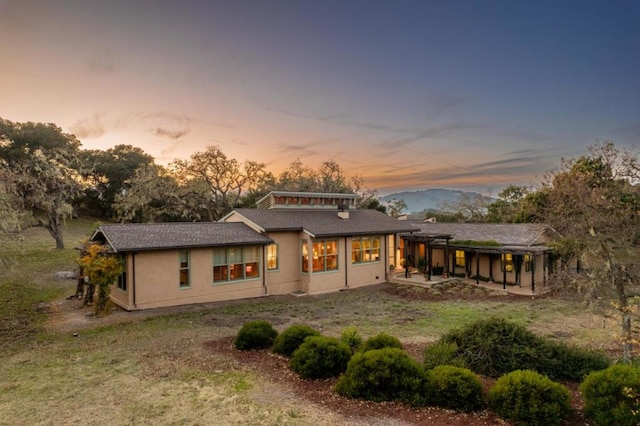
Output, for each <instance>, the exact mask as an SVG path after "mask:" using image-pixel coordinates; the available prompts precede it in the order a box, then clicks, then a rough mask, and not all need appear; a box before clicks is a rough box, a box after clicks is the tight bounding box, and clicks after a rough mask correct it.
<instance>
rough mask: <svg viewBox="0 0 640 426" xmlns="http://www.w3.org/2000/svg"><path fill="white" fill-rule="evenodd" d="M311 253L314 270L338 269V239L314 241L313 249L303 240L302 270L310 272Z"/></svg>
mask: <svg viewBox="0 0 640 426" xmlns="http://www.w3.org/2000/svg"><path fill="white" fill-rule="evenodd" d="M309 255H311V256H312V259H311V260H312V265H313V272H322V271H335V270H337V269H338V240H323V241H314V243H313V251H312V253H309V249H308V245H307V242H306V241H305V240H303V241H302V272H309Z"/></svg>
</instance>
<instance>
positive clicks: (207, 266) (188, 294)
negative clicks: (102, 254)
mask: <svg viewBox="0 0 640 426" xmlns="http://www.w3.org/2000/svg"><path fill="white" fill-rule="evenodd" d="M355 199H356V196H355V195H354V194H333V193H308V192H284V191H274V192H271V193H270V194H268V195H267V196H265V197H263V198H262V199H260V200H259V201H258V203H257V206H258V209H236V210H234V211H232V212H231V213H229V214H228V215H227V216H225V217H224V218H223V219H222V220H221V221H220V222H215V223H159V224H109V225H102V226H100V227H99V228H98V229H97V230H96V232H95V233H94V235H93V236H92V237H91V240H92V241H95V242H99V243H103V244H108V245H109V246H110V249H111V251H112V252H114V253H116V254H119V255H121V256H122V258H123V259H124V261H125V263H126V268H125V273H124V274H123V275H122V276H121V277H119V279H118V281H117V283H116V285H115V288H114V289H113V291H112V292H111V298H112V300H113V301H114V302H115V303H116V304H118V305H119V306H121V307H123V308H124V309H127V310H137V309H147V308H156V307H163V306H173V305H182V304H190V303H204V302H213V301H222V300H231V299H243V298H252V297H259V296H265V295H274V294H288V293H301V294H318V293H326V292H331V291H339V290H342V289H347V288H354V287H361V286H366V285H372V284H378V283H383V282H385V281H386V280H387V273H389V270H390V265H393V264H397V263H396V259H397V258H398V257H397V256H398V254H397V253H398V238H397V235H398V234H399V233H401V232H404V233H411V232H412V231H416V230H417V229H416V228H415V227H414V226H413V225H412V224H411V223H408V222H400V221H397V220H395V219H393V218H391V217H389V216H387V215H385V214H384V213H381V212H379V211H376V210H362V209H356V208H355Z"/></svg>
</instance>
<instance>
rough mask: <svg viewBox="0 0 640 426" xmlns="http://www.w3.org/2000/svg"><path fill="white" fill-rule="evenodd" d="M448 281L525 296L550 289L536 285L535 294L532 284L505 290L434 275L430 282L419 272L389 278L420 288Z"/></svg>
mask: <svg viewBox="0 0 640 426" xmlns="http://www.w3.org/2000/svg"><path fill="white" fill-rule="evenodd" d="M447 281H462V282H465V283H467V284H472V285H479V286H482V287H484V288H487V289H489V290H492V291H504V292H506V293H511V294H519V295H523V296H534V295H540V294H543V293H545V292H546V291H547V290H549V287H547V286H545V285H544V284H542V283H539V284H536V291H535V293H534V292H533V291H531V284H523V285H521V286H518V285H507V286H506V289H505V288H504V286H503V284H502V283H492V282H485V281H480V282H479V283H477V284H476V280H474V279H470V278H458V277H449V278H444V277H441V276H433V275H432V276H431V280H430V281H428V280H427V279H426V278H425V277H424V276H423V275H422V274H421V273H419V272H417V273H412V274H411V276H410V277H409V278H405V277H404V270H396V271H394V272H392V273H391V274H390V276H389V282H392V283H398V284H412V285H419V286H424V285H427V286H428V285H430V284H438V283H443V282H447Z"/></svg>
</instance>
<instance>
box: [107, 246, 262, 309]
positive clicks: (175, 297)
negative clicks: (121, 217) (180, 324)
mask: <svg viewBox="0 0 640 426" xmlns="http://www.w3.org/2000/svg"><path fill="white" fill-rule="evenodd" d="M259 252H260V262H261V263H262V262H263V259H262V250H260V251H259ZM130 259H131V258H130ZM134 262H135V277H134V276H133V268H134ZM128 266H129V268H130V271H131V272H130V273H129V275H128V286H127V294H128V295H132V292H133V291H135V306H134V305H133V302H132V301H131V300H130V298H129V297H127V302H126V303H125V299H124V298H121V297H120V295H119V294H118V293H124V292H122V291H120V290H118V291H114V292H113V295H112V300H113V301H114V302H115V303H117V304H119V305H120V306H123V307H124V308H125V309H147V308H157V307H164V306H175V305H185V304H191V303H206V302H215V301H223V300H233V299H244V298H251V297H260V296H263V295H265V294H266V292H265V288H264V286H263V277H262V276H260V277H259V278H258V279H252V280H245V281H232V282H229V283H223V284H218V283H216V284H213V249H211V248H203V249H192V250H190V265H189V266H190V268H189V272H190V280H189V281H190V285H189V286H188V287H184V288H181V287H180V285H179V251H178V250H162V251H149V252H142V253H137V254H136V255H135V256H134V258H133V259H131V261H130V262H129V265H128ZM261 275H262V273H261ZM134 279H135V282H134ZM134 286H135V290H134ZM116 290H117V289H116Z"/></svg>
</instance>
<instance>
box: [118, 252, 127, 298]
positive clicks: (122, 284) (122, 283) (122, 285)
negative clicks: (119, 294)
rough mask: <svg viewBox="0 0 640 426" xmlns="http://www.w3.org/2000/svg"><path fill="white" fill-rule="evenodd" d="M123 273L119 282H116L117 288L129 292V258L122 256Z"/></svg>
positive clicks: (119, 276)
mask: <svg viewBox="0 0 640 426" xmlns="http://www.w3.org/2000/svg"><path fill="white" fill-rule="evenodd" d="M121 259H122V265H123V269H122V273H121V274H120V275H118V280H117V281H116V288H118V289H119V290H122V291H127V256H126V255H124V256H122V258H121Z"/></svg>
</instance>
